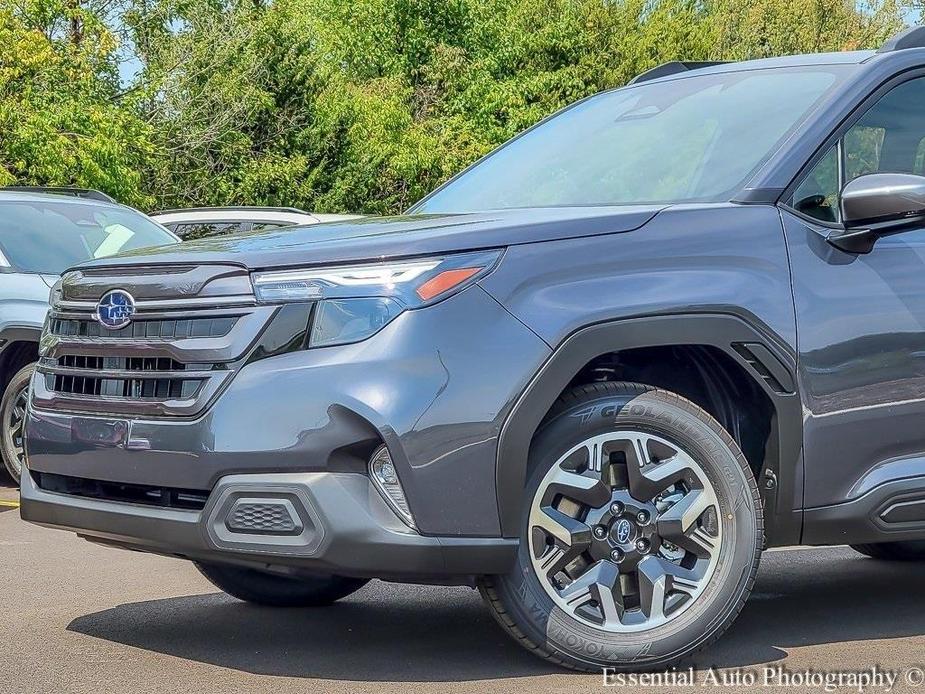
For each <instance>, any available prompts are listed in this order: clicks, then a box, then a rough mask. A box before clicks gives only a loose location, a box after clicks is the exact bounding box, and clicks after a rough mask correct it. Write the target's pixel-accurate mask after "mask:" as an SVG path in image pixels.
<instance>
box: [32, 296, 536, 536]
mask: <svg viewBox="0 0 925 694" xmlns="http://www.w3.org/2000/svg"><path fill="white" fill-rule="evenodd" d="M303 327H304V326H303ZM267 332H268V333H270V332H272V331H271V330H270V329H267ZM287 334H288V333H287ZM271 337H272V336H270V337H268V336H267V335H266V334H265V335H263V336H262V337H261V338H260V340H261V341H262V342H264V343H267V344H269V343H272V342H273V340H272V339H270V338H271ZM192 342H199V341H198V340H192ZM81 344H82V343H81V342H80V341H79V340H78V341H75V343H74V345H75V347H74V349H75V350H76V349H77V348H79V347H80V345H81ZM100 349H102V348H100ZM107 349H110V348H109V347H107ZM112 349H114V350H115V349H118V348H116V347H114V348H112ZM122 349H124V348H122ZM272 352H273V350H271V349H269V347H266V348H265V347H262V346H261V345H257V346H254V347H252V348H251V350H250V352H249V353H248V355H247V357H246V358H245V364H244V365H243V366H242V367H241V368H240V369H239V370H238V371H237V372H236V373H235V374H234V376H233V377H232V378H230V379H229V382H228V383H227V385H225V386H224V389H223V390H222V392H221V393H220V394H218V395H217V396H216V398H215V401H214V402H213V403H211V404H210V406H209V407H208V408H206V409H205V410H204V411H203V412H202V413H201V414H198V415H196V416H195V417H180V416H172V417H151V416H147V415H137V414H122V415H120V414H119V413H118V412H111V413H107V412H98V411H93V412H74V411H71V410H69V409H68V408H67V407H64V408H56V407H55V406H54V403H48V402H46V401H44V400H41V399H36V398H35V397H33V402H32V406H31V407H30V411H29V416H28V418H27V422H26V448H27V454H28V466H29V468H30V470H32V471H33V472H36V473H43V474H50V475H61V476H69V477H75V478H81V479H85V480H91V481H103V482H112V483H121V484H132V485H154V486H163V487H170V488H174V489H183V490H194V491H197V492H200V493H201V494H202V495H207V494H212V493H214V491H215V489H216V488H217V485H219V484H220V483H221V480H223V479H226V478H228V477H229V476H231V475H246V474H249V475H274V474H282V473H285V474H296V473H299V474H302V473H306V474H307V473H338V474H339V473H352V474H357V475H364V474H365V471H366V467H367V463H368V460H369V456H370V455H371V454H372V452H373V451H374V450H375V449H376V448H378V447H379V446H380V445H381V444H383V443H384V444H386V445H387V446H388V449H389V453H390V455H391V457H392V460H393V461H394V464H395V467H396V470H397V471H398V477H399V479H400V480H401V483H402V487H403V488H404V490H405V494H406V496H407V499H408V504H409V506H410V508H411V512H412V513H413V515H414V519H415V523H416V526H417V528H418V530H419V531H420V533H421V534H422V535H428V536H433V537H446V536H459V537H473V538H478V537H498V536H500V535H501V525H500V520H499V516H498V498H497V492H496V489H495V478H496V458H497V450H498V447H497V442H498V436H499V433H500V431H501V428H502V426H503V424H504V421H505V419H506V417H507V415H508V413H509V412H510V410H511V407H512V405H513V403H514V402H515V401H516V399H517V397H519V395H520V394H521V393H522V392H523V390H524V388H525V387H526V384H527V383H528V381H529V379H530V377H531V376H532V374H533V373H535V372H536V370H537V369H538V368H539V367H540V365H541V364H542V363H543V362H544V361H545V359H546V358H547V357H548V355H549V348H548V346H547V345H546V344H545V343H543V342H542V341H541V340H540V339H539V338H538V337H536V335H534V334H533V333H532V332H530V331H529V330H528V329H527V328H526V327H525V326H524V325H523V324H521V323H520V322H518V321H517V320H516V319H514V318H513V317H512V316H511V315H510V314H509V313H508V312H507V311H505V310H504V309H503V308H502V307H501V306H500V305H499V304H498V303H497V302H496V301H494V299H492V298H491V297H490V296H488V294H486V293H485V292H484V290H482V289H481V288H480V287H478V286H477V285H476V286H472V287H469V288H467V289H466V290H464V291H463V292H461V293H460V294H458V295H456V296H454V297H452V298H450V299H448V300H446V301H443V302H440V303H439V304H436V305H434V306H431V307H428V308H426V309H423V310H415V311H408V312H406V313H404V314H402V315H401V316H399V317H398V318H396V319H395V320H394V321H392V322H391V323H389V324H388V325H387V326H386V327H385V328H383V329H382V330H381V331H380V332H379V333H377V334H376V335H374V336H372V337H371V338H369V339H367V340H364V341H363V342H360V343H356V344H352V345H344V346H340V347H329V348H321V349H307V350H298V351H290V352H287V353H282V354H277V355H275V356H272V357H267V356H266V355H267V353H272ZM216 373H219V372H216ZM41 387H42V383H41V376H38V375H37V376H36V377H35V378H34V379H33V393H36V392H40V390H41ZM97 400H99V401H100V402H97V403H96V406H102V404H105V401H101V399H99V398H98V399H97ZM48 503H51V501H50V500H49V502H48ZM62 503H63V502H62ZM149 512H151V511H150V510H145V513H149ZM72 527H74V528H75V529H78V530H79V529H80V528H81V526H80V524H79V523H76V522H75V523H74V524H72Z"/></svg>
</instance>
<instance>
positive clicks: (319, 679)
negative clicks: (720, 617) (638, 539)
mask: <svg viewBox="0 0 925 694" xmlns="http://www.w3.org/2000/svg"><path fill="white" fill-rule="evenodd" d="M14 500H15V492H14V491H13V490H9V489H7V490H4V489H0V592H2V605H3V612H2V616H0V693H4V694H5V693H7V692H16V693H19V692H30V693H31V692H41V693H43V694H45V693H48V694H51V693H55V694H59V693H69V692H94V693H95V694H96V693H100V692H132V693H141V692H195V693H196V694H212V693H213V692H223V693H224V692H273V694H284V693H287V692H299V693H306V692H311V693H319V692H325V693H326V692H351V693H352V692H377V693H387V692H400V693H401V694H414V693H417V692H486V691H487V692H505V693H518V692H531V693H533V692H563V693H570V692H588V691H613V689H611V688H605V687H604V681H603V677H602V676H601V675H586V674H577V673H572V672H567V671H562V670H559V669H557V668H555V667H553V666H550V665H547V664H545V663H544V662H543V661H541V660H539V659H537V658H535V657H534V656H532V655H530V654H529V653H527V652H525V651H523V650H522V649H521V648H520V647H519V646H517V645H516V644H514V643H513V642H512V641H511V640H510V639H509V638H508V636H506V635H505V634H504V633H503V632H502V631H501V630H500V629H499V628H498V627H497V626H496V625H495V623H494V622H493V621H492V619H491V617H490V616H489V614H488V612H487V611H486V610H485V608H484V607H483V606H482V604H481V600H480V598H479V596H478V594H477V593H476V592H475V591H473V590H470V589H468V588H442V587H421V586H408V585H395V584H387V583H381V582H373V583H371V584H369V585H368V586H367V587H366V588H364V589H363V590H362V591H360V592H358V593H356V594H355V595H353V596H351V597H350V598H348V599H345V600H343V601H341V602H339V603H337V604H336V605H334V606H331V607H325V608H316V609H304V610H293V609H282V610H280V609H268V608H258V607H254V606H250V605H247V604H244V603H241V602H238V601H236V600H234V599H232V598H229V597H227V596H225V595H223V594H221V593H219V592H217V591H216V589H215V588H213V587H212V586H211V585H210V584H209V583H207V582H206V581H205V580H204V579H203V578H202V577H201V576H199V574H198V573H197V572H196V571H195V569H194V568H193V567H192V566H191V565H190V564H188V563H186V562H182V561H179V560H173V559H165V558H160V557H153V556H149V555H144V554H136V553H131V552H124V551H118V550H114V549H108V548H103V547H99V546H96V545H92V544H89V543H87V542H84V541H82V540H80V539H78V538H77V537H75V536H73V535H71V534H69V533H64V532H60V531H54V530H48V529H44V528H37V527H34V526H31V525H28V524H26V523H24V522H22V521H21V520H20V519H19V514H18V511H17V510H16V509H15V508H13V507H12V506H11V505H10V504H11V503H15V502H14ZM923 571H925V567H923V566H920V565H915V564H891V563H885V562H879V561H875V560H872V559H866V558H863V557H861V556H860V555H858V554H856V553H854V552H853V551H852V550H850V549H848V548H826V549H809V548H801V549H794V550H787V551H772V552H768V553H766V554H765V556H764V558H763V561H762V568H761V574H760V577H759V580H758V583H757V585H756V590H755V592H754V594H753V596H752V598H751V600H750V601H749V603H748V604H747V606H746V607H745V609H744V611H743V613H742V615H741V616H740V617H739V619H738V621H737V622H736V623H735V625H734V626H733V627H732V629H731V630H730V631H729V632H728V633H727V634H726V635H725V636H724V637H723V638H722V639H721V641H720V642H719V643H717V644H716V645H714V646H713V647H712V648H711V649H709V650H708V651H707V652H706V653H705V654H703V655H701V656H699V657H697V658H696V660H695V661H694V663H693V665H694V667H695V677H696V678H697V684H696V685H695V686H694V687H688V686H685V685H686V682H685V681H684V680H683V679H682V680H675V682H674V683H672V682H668V681H665V682H661V683H659V682H656V683H654V684H652V683H643V684H647V686H632V687H630V686H618V687H616V689H621V688H622V689H625V690H628V691H646V692H650V691H651V692H683V691H707V690H708V689H709V688H718V685H720V684H723V681H722V678H726V682H725V683H726V684H727V685H728V686H726V687H721V688H722V690H723V691H754V690H755V689H756V688H755V687H754V686H752V685H751V683H750V682H749V679H748V678H749V677H755V678H757V680H758V683H759V684H761V682H762V681H763V677H764V672H765V671H764V668H766V667H770V668H776V667H778V666H779V667H781V668H783V672H784V673H791V676H792V677H796V676H799V675H800V673H804V672H806V671H808V670H811V671H813V672H818V673H830V672H831V673H837V672H839V671H841V672H856V671H859V670H866V669H868V668H872V667H874V666H877V667H879V668H881V669H883V670H885V671H892V670H895V671H898V672H899V673H900V675H899V676H900V680H898V681H897V682H896V684H895V685H894V688H893V691H909V690H911V689H912V688H911V687H910V686H909V685H908V683H907V681H906V680H905V679H903V678H904V677H905V676H906V674H907V673H908V672H909V668H910V666H922V665H925V613H923V610H922V597H921V594H920V593H919V589H920V586H921V585H922V575H923ZM711 668H716V669H715V670H713V671H712V672H713V674H712V675H711V674H710V673H711V670H710V669H711ZM685 672H686V671H685V670H683V669H682V670H681V672H680V675H676V677H678V676H683V675H684V674H685ZM711 677H712V678H713V679H710V678H711ZM717 678H718V679H717ZM912 679H913V680H915V670H914V669H913V670H912ZM679 681H680V684H678V682H679ZM777 682H778V683H780V682H781V680H780V679H778V680H777ZM772 683H773V680H772ZM795 683H797V684H798V681H797V680H794V679H791V680H790V684H791V685H794V684H795ZM637 685H638V683H637ZM658 685H661V686H658ZM774 689H775V690H776V691H783V690H784V689H782V688H780V687H775V688H774ZM791 689H793V690H799V691H820V692H821V691H825V689H824V687H815V686H792V687H791ZM922 690H923V691H925V687H922ZM832 691H857V688H853V689H852V688H851V687H848V686H847V685H846V686H845V687H843V688H842V689H836V690H832ZM866 691H886V689H885V688H883V687H881V688H870V689H867V690H866Z"/></svg>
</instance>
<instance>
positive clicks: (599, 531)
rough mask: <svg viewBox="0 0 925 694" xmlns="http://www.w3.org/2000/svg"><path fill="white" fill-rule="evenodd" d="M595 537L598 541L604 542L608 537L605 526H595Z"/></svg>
mask: <svg viewBox="0 0 925 694" xmlns="http://www.w3.org/2000/svg"><path fill="white" fill-rule="evenodd" d="M594 537H596V538H597V539H598V540H602V539H604V538H605V537H607V528H605V527H604V526H603V525H595V526H594Z"/></svg>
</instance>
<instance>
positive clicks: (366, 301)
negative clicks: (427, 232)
mask: <svg viewBox="0 0 925 694" xmlns="http://www.w3.org/2000/svg"><path fill="white" fill-rule="evenodd" d="M500 255H501V252H500V251H479V252H476V253H459V254H454V255H446V256H441V257H428V258H416V259H410V260H399V261H393V262H383V263H368V264H363V265H343V266H329V267H318V268H306V269H299V270H279V271H271V272H258V273H254V274H253V275H252V281H253V284H254V294H255V296H256V297H257V301H259V302H261V303H265V304H279V303H286V302H292V301H298V302H307V301H311V302H318V304H317V306H316V308H315V313H314V320H313V322H312V331H311V335H310V337H309V343H308V345H309V347H329V346H332V345H343V344H347V343H350V342H359V341H360V340H365V339H366V338H368V337H370V336H371V335H373V334H374V333H376V332H378V331H379V330H380V329H381V328H383V327H384V326H386V325H387V324H388V323H389V322H391V321H392V320H393V319H394V318H395V317H396V316H398V315H399V314H400V313H402V312H403V311H406V310H409V309H415V308H420V307H422V306H427V305H429V304H432V303H435V302H437V301H440V300H442V299H445V298H447V297H448V296H450V295H452V294H454V293H455V292H458V291H460V290H461V289H463V288H464V287H466V286H468V285H469V284H471V283H473V282H475V281H477V280H478V279H479V278H480V277H483V276H484V275H485V274H487V273H488V272H489V271H490V270H491V268H492V267H494V265H495V263H496V262H497V260H498V258H499V257H500Z"/></svg>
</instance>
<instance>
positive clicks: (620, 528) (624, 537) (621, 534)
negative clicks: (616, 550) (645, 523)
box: [617, 518, 633, 545]
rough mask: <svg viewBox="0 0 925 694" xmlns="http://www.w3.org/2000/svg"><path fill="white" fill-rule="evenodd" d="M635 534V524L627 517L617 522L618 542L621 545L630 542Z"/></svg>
mask: <svg viewBox="0 0 925 694" xmlns="http://www.w3.org/2000/svg"><path fill="white" fill-rule="evenodd" d="M632 534H633V524H632V523H630V522H629V521H628V520H626V519H625V518H623V519H621V520H620V521H618V522H617V542H619V543H620V544H621V545H622V544H625V543H627V542H629V540H630V536H631V535H632Z"/></svg>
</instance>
